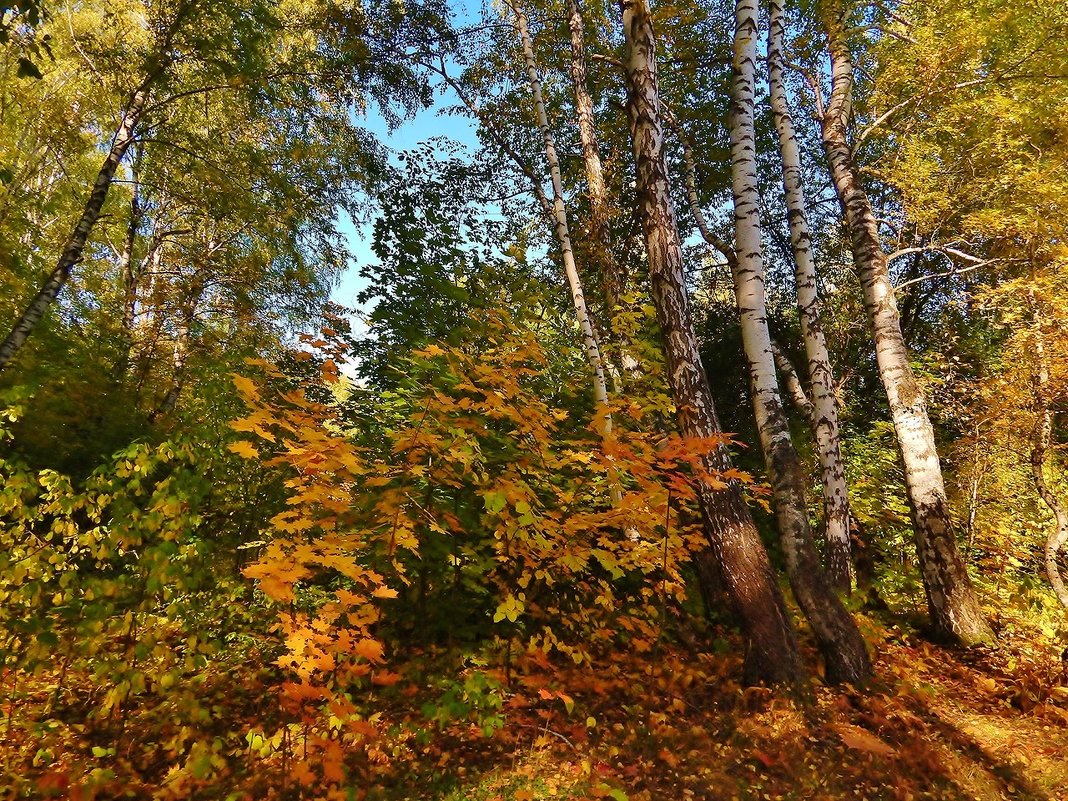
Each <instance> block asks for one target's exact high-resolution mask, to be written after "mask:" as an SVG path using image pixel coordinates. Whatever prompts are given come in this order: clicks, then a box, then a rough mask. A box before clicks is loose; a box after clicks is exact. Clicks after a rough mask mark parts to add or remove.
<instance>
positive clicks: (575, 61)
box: [568, 0, 624, 319]
mask: <svg viewBox="0 0 1068 801" xmlns="http://www.w3.org/2000/svg"><path fill="white" fill-rule="evenodd" d="M568 28H569V30H570V33H571V83H572V86H573V88H574V93H575V119H576V122H577V123H578V130H579V139H580V141H581V142H582V164H583V167H584V168H585V172H586V186H587V187H588V189H589V196H590V240H591V243H592V245H593V251H594V255H595V258H596V259H597V267H598V269H599V272H600V275H601V283H602V286H603V289H604V299H605V305H606V306H607V307H608V317H609V319H611V318H612V317H613V316H614V315H615V310H616V309H617V308H618V307H619V305H620V301H621V298H622V297H623V287H624V278H623V275H622V273H621V271H620V269H619V264H618V262H617V261H616V259H614V258H613V256H612V250H611V248H610V247H609V234H608V230H609V228H608V226H609V216H610V212H609V209H610V206H609V203H608V189H607V187H606V185H605V180H604V167H603V166H602V164H601V151H600V148H599V147H598V145H597V128H596V126H595V123H594V118H593V100H592V99H591V97H590V92H589V88H588V86H587V81H586V42H585V35H584V30H583V19H582V7H581V5H580V3H579V0H569V13H568Z"/></svg>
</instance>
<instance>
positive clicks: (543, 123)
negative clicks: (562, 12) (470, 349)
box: [511, 4, 623, 506]
mask: <svg viewBox="0 0 1068 801" xmlns="http://www.w3.org/2000/svg"><path fill="white" fill-rule="evenodd" d="M511 9H512V12H513V13H514V14H515V20H516V29H517V31H518V33H519V40H520V44H521V45H522V47H523V60H524V61H525V62H526V67H527V77H528V78H529V80H530V91H531V94H532V95H533V97H534V110H535V114H536V116H537V120H538V128H539V129H540V130H541V135H542V141H543V143H544V145H545V160H546V161H547V162H548V164H549V176H550V178H551V180H552V186H553V199H552V217H553V226H554V229H555V232H556V240H557V242H558V243H559V245H560V253H561V256H562V259H563V263H564V273H565V275H566V276H567V282H568V285H569V286H570V288H571V300H572V302H573V303H574V305H575V316H576V317H577V318H578V323H579V328H580V329H581V330H582V340H583V346H584V350H585V353H586V361H587V363H588V364H589V365H590V370H592V371H593V400H594V403H595V404H596V405H597V409H596V411H595V415H596V419H597V420H598V427H599V432H598V433H600V435H601V436H602V437H607V436H609V435H610V434H611V433H612V415H611V413H610V412H609V411H608V382H607V379H606V370H605V361H604V359H603V357H602V355H601V346H600V343H599V342H598V339H597V332H596V330H595V329H594V326H593V320H592V318H591V316H590V311H589V307H588V306H587V305H586V296H585V294H584V293H583V289H582V279H581V277H580V276H579V272H578V265H577V264H576V262H575V250H574V247H573V246H572V242H571V229H570V226H569V225H568V219H567V206H566V205H565V203H564V181H563V175H562V173H561V171H560V159H559V158H558V156H557V154H556V142H555V140H554V138H553V134H552V130H551V129H550V128H549V118H548V115H547V114H546V111H545V99H544V96H543V95H542V91H541V77H540V76H539V74H538V66H537V63H536V62H535V60H534V45H533V42H532V41H531V38H530V27H529V25H528V23H527V16H526V14H525V13H524V12H523V9H522V7H521V6H519V5H518V4H512V5H511ZM608 479H609V489H610V493H611V497H612V504H613V505H614V506H618V505H619V504H620V502H621V501H622V499H623V491H622V488H621V486H620V481H619V477H618V476H617V475H614V474H612V473H611V472H610V474H609V477H608Z"/></svg>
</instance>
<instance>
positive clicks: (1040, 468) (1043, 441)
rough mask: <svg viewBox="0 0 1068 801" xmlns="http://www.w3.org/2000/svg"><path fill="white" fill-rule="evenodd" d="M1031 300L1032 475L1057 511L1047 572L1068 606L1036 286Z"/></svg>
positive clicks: (1063, 515) (1066, 534) (1067, 528)
mask: <svg viewBox="0 0 1068 801" xmlns="http://www.w3.org/2000/svg"><path fill="white" fill-rule="evenodd" d="M1027 302H1028V305H1029V306H1030V307H1031V327H1032V331H1033V333H1034V347H1033V352H1034V358H1035V411H1036V412H1037V413H1038V419H1037V420H1036V421H1035V428H1034V433H1033V435H1032V438H1031V475H1032V476H1033V477H1034V481H1035V489H1036V490H1037V491H1038V495H1039V497H1040V498H1042V501H1043V502H1044V503H1045V504H1046V506H1048V507H1049V509H1050V511H1051V512H1053V520H1054V525H1053V529H1052V530H1051V531H1050V533H1049V536H1047V537H1046V545H1045V548H1044V549H1043V550H1044V556H1045V561H1046V575H1047V576H1048V577H1049V583H1050V585H1051V586H1052V587H1053V592H1054V594H1055V595H1056V596H1057V600H1058V601H1060V602H1061V606H1063V607H1065V608H1068V587H1066V586H1065V584H1064V577H1063V576H1061V570H1060V567H1059V566H1058V564H1057V556H1058V554H1059V553H1060V550H1061V548H1062V547H1063V546H1064V543H1065V542H1066V541H1068V510H1066V509H1065V508H1064V504H1063V503H1061V500H1060V498H1058V497H1057V496H1056V494H1055V493H1054V492H1053V489H1052V488H1051V487H1050V485H1049V483H1048V482H1047V481H1046V473H1045V469H1046V454H1047V452H1048V451H1049V447H1050V441H1051V439H1052V436H1053V410H1052V409H1051V408H1050V402H1049V357H1048V356H1047V355H1046V338H1045V335H1044V334H1043V333H1042V316H1041V313H1040V312H1039V309H1038V303H1037V302H1036V300H1035V291H1034V289H1031V288H1029V289H1028V290H1027Z"/></svg>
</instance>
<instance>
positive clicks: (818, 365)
mask: <svg viewBox="0 0 1068 801" xmlns="http://www.w3.org/2000/svg"><path fill="white" fill-rule="evenodd" d="M768 13H769V23H768V24H769V30H768V85H769V89H770V95H771V110H772V114H773V116H774V120H775V128H776V132H777V133H778V139H779V154H780V156H781V158H782V180H783V195H784V198H785V201H786V216H787V220H788V222H789V228H790V249H791V252H792V255H793V262H794V279H795V283H796V285H797V311H798V317H799V320H800V323H801V337H802V340H803V342H804V345H805V356H806V358H807V366H808V370H807V374H808V379H809V386H810V391H811V399H810V400H811V414H810V415H809V421H810V424H811V427H812V433H813V437H814V439H815V441H816V452H817V455H818V456H819V462H820V469H821V472H822V486H823V532H824V542H825V544H826V559H827V573H828V575H829V576H830V579H831V581H832V582H834V585H835V587H837V588H838V589H839V590H842V591H844V592H849V589H850V586H851V583H852V561H851V559H850V540H849V489H848V487H847V485H846V479H845V468H844V466H843V463H842V451H841V444H840V431H839V425H838V401H837V399H836V398H835V394H834V374H833V371H832V368H831V358H830V354H829V353H828V350H827V339H826V337H825V336H824V333H823V325H822V321H821V314H820V297H819V290H818V281H817V277H816V263H815V259H814V258H813V254H812V236H811V234H810V232H809V226H808V216H807V213H806V211H805V195H804V187H803V185H802V173H801V151H800V148H799V147H798V143H797V137H796V135H795V133H794V124H793V118H792V116H791V114H790V104H789V99H788V97H787V93H786V85H785V82H784V80H783V52H782V48H783V32H784V27H785V26H784V23H783V4H782V0H769V9H768Z"/></svg>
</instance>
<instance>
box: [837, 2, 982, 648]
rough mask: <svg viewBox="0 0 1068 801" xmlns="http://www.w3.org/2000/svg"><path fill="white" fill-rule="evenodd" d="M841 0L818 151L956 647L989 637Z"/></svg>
mask: <svg viewBox="0 0 1068 801" xmlns="http://www.w3.org/2000/svg"><path fill="white" fill-rule="evenodd" d="M846 15H847V7H846V3H845V2H844V0H823V2H822V3H821V5H820V7H819V16H820V22H821V24H822V26H823V30H824V33H825V34H826V37H827V45H828V50H829V52H830V56H831V91H830V96H829V98H828V101H827V105H826V108H825V109H824V110H823V113H822V116H821V119H820V130H821V135H822V141H823V149H824V153H825V154H826V159H827V164H828V167H829V169H830V173H831V180H832V183H833V184H834V188H835V192H836V194H837V196H838V199H839V202H840V203H841V206H842V212H843V215H844V220H845V226H846V229H847V231H848V235H849V243H850V248H851V251H852V254H853V267H854V269H855V270H856V273H857V276H858V278H859V280H860V284H861V287H862V289H863V293H864V304H865V309H866V311H867V316H868V322H869V326H870V328H871V331H872V337H873V339H874V343H875V355H876V360H877V363H878V369H879V377H880V379H881V380H882V384H883V388H884V389H885V391H886V395H887V399H888V400H889V403H890V412H891V415H892V417H893V421H894V428H895V431H896V435H897V442H898V447H899V451H900V453H901V459H902V462H903V464H904V475H905V488H906V492H907V495H908V500H909V507H910V511H911V514H912V521H913V527H914V530H915V536H916V551H917V554H918V558H919V564H920V571H921V574H922V576H923V584H924V590H925V592H926V595H927V604H928V608H929V609H930V613H931V620H932V623H933V625H934V628H935V630H936V632H937V633H939V634H940V635H942V636H945V637H949V638H952V639H955V640H957V641H958V642H961V643H964V644H972V643H977V642H981V641H985V640H989V639H990V638H991V636H992V634H991V631H990V627H989V626H988V625H987V622H986V619H985V618H984V616H983V612H982V610H981V609H980V607H979V600H978V598H977V597H976V594H975V590H974V588H973V587H972V582H971V579H970V578H969V577H968V571H967V568H966V567H965V565H964V561H963V560H962V559H961V556H960V552H959V550H958V547H957V540H956V533H955V531H954V527H953V522H952V520H951V517H950V511H949V505H948V502H947V499H946V489H945V482H944V480H943V477H942V468H941V464H940V463H939V458H938V450H937V446H936V444H935V437H934V428H933V427H932V425H931V420H930V417H929V416H928V413H927V401H926V398H925V397H924V393H923V388H922V387H921V386H920V384H919V382H918V381H917V380H916V376H915V375H914V373H913V371H912V367H911V366H910V364H909V354H908V349H907V347H906V345H905V339H904V337H903V335H902V331H901V317H900V314H899V313H898V307H897V298H896V295H895V292H894V286H893V284H892V283H891V280H890V273H889V269H888V266H887V256H886V253H885V252H884V251H883V249H882V242H881V240H880V237H879V230H878V227H879V223H878V221H877V219H876V217H875V213H874V212H873V210H872V205H871V202H870V200H869V199H868V196H867V194H866V193H865V191H864V187H863V182H862V180H861V176H860V172H859V170H858V169H857V166H856V163H855V162H854V160H853V152H852V147H851V145H850V139H849V127H850V108H851V105H852V92H853V63H852V57H851V54H850V51H849V46H848V42H847V39H846V33H847V28H846V24H847V17H846Z"/></svg>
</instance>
